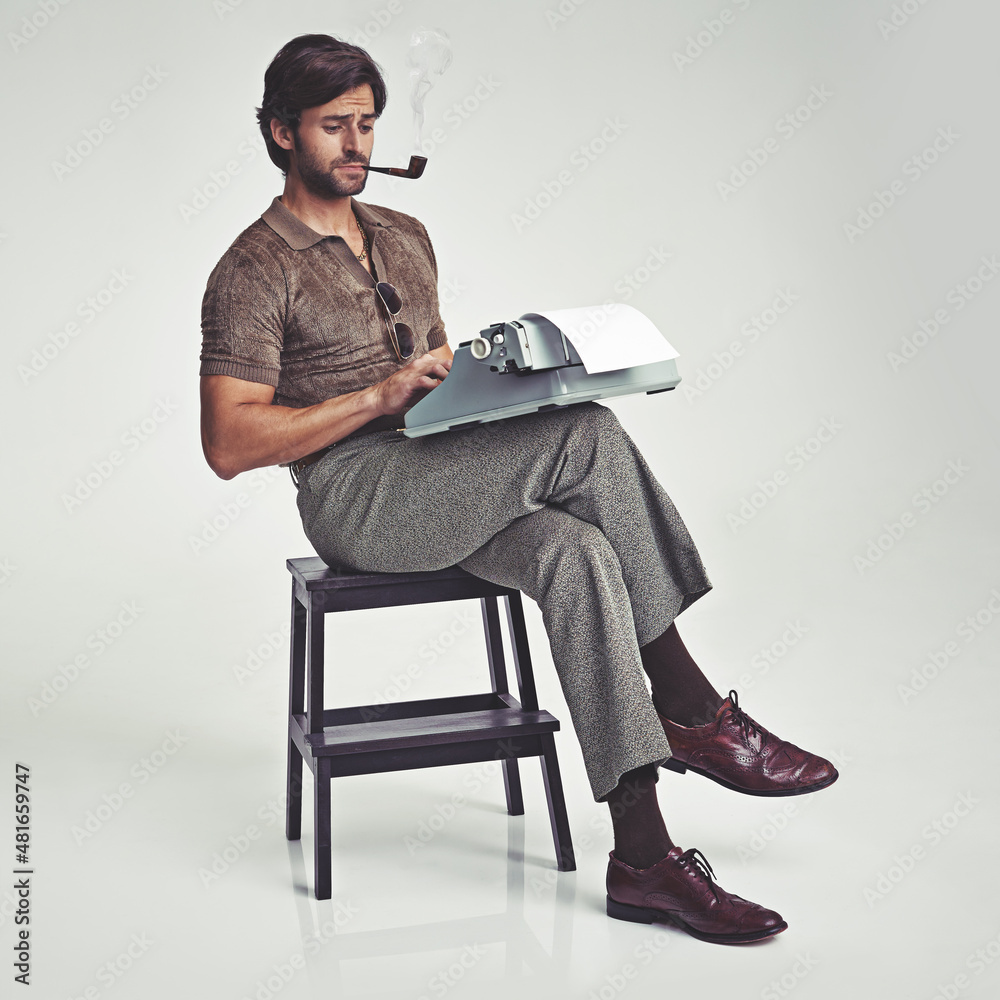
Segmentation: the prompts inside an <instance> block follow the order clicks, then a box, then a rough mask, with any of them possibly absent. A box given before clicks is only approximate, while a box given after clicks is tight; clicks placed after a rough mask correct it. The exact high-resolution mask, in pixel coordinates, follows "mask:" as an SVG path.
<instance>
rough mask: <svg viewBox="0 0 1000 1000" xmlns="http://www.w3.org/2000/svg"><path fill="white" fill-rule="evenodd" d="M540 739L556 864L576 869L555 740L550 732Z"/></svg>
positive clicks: (560, 867) (568, 868)
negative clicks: (542, 749) (543, 750)
mask: <svg viewBox="0 0 1000 1000" xmlns="http://www.w3.org/2000/svg"><path fill="white" fill-rule="evenodd" d="M541 741H542V746H543V747H545V752H544V753H543V755H542V756H541V758H539V759H540V761H541V765H542V780H543V781H544V782H545V798H546V799H547V800H548V803H549V822H550V823H551V824H552V839H553V841H554V842H555V847H556V865H557V867H558V868H559V871H561V872H572V871H576V855H575V854H574V853H573V838H572V837H571V835H570V832H569V817H568V816H567V815H566V799H565V797H564V796H563V787H562V777H561V776H560V774H559V760H558V758H557V757H556V741H555V740H554V739H553V737H552V734H551V733H543V734H542V735H541Z"/></svg>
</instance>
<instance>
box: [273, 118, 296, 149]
mask: <svg viewBox="0 0 1000 1000" xmlns="http://www.w3.org/2000/svg"><path fill="white" fill-rule="evenodd" d="M271 138H272V139H273V140H274V141H275V142H276V143H277V144H278V145H279V146H280V147H281V148H282V149H294V148H295V137H294V136H293V135H292V126H291V125H286V124H285V123H284V122H282V121H281V120H280V119H278V118H272V119H271Z"/></svg>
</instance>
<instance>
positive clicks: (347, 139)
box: [344, 125, 361, 152]
mask: <svg viewBox="0 0 1000 1000" xmlns="http://www.w3.org/2000/svg"><path fill="white" fill-rule="evenodd" d="M344 149H345V150H351V151H352V152H356V151H359V150H360V149H361V132H360V131H359V129H358V127H357V126H356V125H348V126H347V128H346V129H345V130H344Z"/></svg>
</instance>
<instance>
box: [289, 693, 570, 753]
mask: <svg viewBox="0 0 1000 1000" xmlns="http://www.w3.org/2000/svg"><path fill="white" fill-rule="evenodd" d="M291 722H292V725H291V737H292V740H293V741H294V742H295V744H296V745H297V746H298V747H299V750H300V752H301V753H302V756H303V757H325V756H336V755H339V754H357V753H366V752H369V753H370V752H374V751H378V750H406V749H409V748H418V747H428V746H435V745H439V744H456V743H465V742H474V741H482V740H491V739H492V740H506V739H512V738H514V737H516V736H518V735H521V736H535V735H538V734H539V733H552V732H556V731H557V730H558V729H559V720H558V719H556V718H555V717H554V716H552V715H550V714H549V713H548V712H545V711H540V710H536V711H530V712H529V711H525V710H524V709H522V708H521V706H520V704H519V703H518V702H517V700H516V699H515V698H514V697H513V696H512V695H509V694H502V693H501V694H497V693H488V694H473V695H460V696H457V697H455V696H453V697H450V698H430V699H426V700H423V701H408V702H394V703H392V704H387V705H357V706H353V707H351V708H330V709H326V710H325V711H324V712H323V732H322V733H307V732H306V716H305V715H293V716H292V720H291ZM510 756H520V754H517V753H511V754H510Z"/></svg>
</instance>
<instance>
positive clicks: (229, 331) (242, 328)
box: [199, 249, 288, 387]
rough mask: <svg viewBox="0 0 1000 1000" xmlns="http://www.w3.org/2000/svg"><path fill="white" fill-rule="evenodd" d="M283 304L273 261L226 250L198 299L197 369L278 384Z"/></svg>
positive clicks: (278, 272) (281, 286)
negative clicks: (199, 330)
mask: <svg viewBox="0 0 1000 1000" xmlns="http://www.w3.org/2000/svg"><path fill="white" fill-rule="evenodd" d="M287 304H288V295H287V291H286V283H285V278H284V273H283V272H282V270H281V268H280V267H279V266H278V265H277V263H276V262H274V261H273V260H271V261H268V262H262V261H260V260H259V259H257V258H255V257H253V256H251V255H248V254H246V253H244V252H242V251H239V250H234V249H230V250H229V251H228V252H227V253H226V254H225V256H223V258H222V260H220V261H219V263H218V264H217V265H216V266H215V270H213V271H212V274H211V275H210V276H209V279H208V285H207V287H206V288H205V296H204V298H203V299H202V306H201V336H202V349H201V367H200V369H199V374H200V375H231V376H233V377H234V378H241V379H245V380H246V381H248V382H261V383H264V384H265V385H272V386H275V387H277V385H278V376H279V375H280V373H281V348H282V345H283V343H284V330H285V316H286V312H287Z"/></svg>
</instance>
